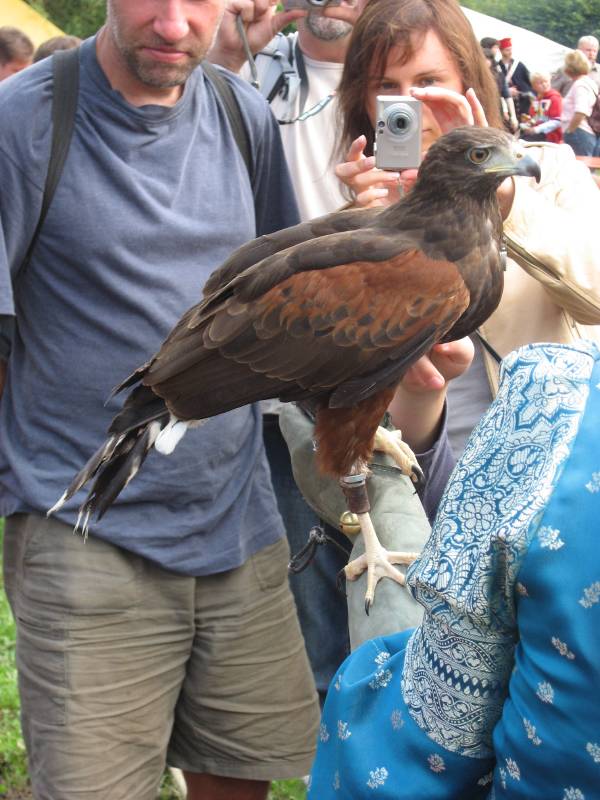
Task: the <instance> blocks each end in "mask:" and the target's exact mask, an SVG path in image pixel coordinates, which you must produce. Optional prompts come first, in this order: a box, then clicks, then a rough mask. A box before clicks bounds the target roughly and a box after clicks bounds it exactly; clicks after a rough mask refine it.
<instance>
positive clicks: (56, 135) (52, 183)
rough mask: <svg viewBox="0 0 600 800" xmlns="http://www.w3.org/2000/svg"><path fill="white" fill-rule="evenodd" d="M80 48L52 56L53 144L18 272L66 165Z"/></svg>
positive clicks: (75, 108)
mask: <svg viewBox="0 0 600 800" xmlns="http://www.w3.org/2000/svg"><path fill="white" fill-rule="evenodd" d="M78 95H79V48H78V47H76V48H71V49H70V50H59V51H57V52H56V53H54V55H53V56H52V147H51V150H50V160H49V162H48V173H47V175H46V183H45V185H44V196H43V199H42V209H41V211H40V216H39V219H38V222H37V225H36V228H35V231H34V233H33V236H32V238H31V242H30V243H29V247H28V249H27V253H26V255H25V258H24V259H23V263H22V264H21V269H20V272H21V273H22V272H23V270H24V269H26V267H27V265H28V264H29V261H30V259H31V255H32V253H33V250H34V248H35V245H36V243H37V240H38V237H39V235H40V231H41V229H42V226H43V224H44V220H45V219H46V214H47V213H48V209H49V208H50V204H51V203H52V198H53V196H54V192H55V190H56V187H57V186H58V182H59V180H60V176H61V174H62V171H63V167H64V165H65V161H66V158H67V153H68V152H69V146H70V144H71V137H72V135H73V128H74V127H75V114H76V113H77V100H78Z"/></svg>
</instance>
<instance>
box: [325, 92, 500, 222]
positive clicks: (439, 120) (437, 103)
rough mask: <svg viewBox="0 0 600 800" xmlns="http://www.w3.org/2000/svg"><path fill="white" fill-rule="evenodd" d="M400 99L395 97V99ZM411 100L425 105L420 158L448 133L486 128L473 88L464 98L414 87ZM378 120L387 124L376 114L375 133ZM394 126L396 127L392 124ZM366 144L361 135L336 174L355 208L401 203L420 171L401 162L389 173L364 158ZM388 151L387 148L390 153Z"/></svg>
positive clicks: (370, 158)
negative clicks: (351, 197)
mask: <svg viewBox="0 0 600 800" xmlns="http://www.w3.org/2000/svg"><path fill="white" fill-rule="evenodd" d="M380 97H381V98H384V99H385V101H392V100H393V99H394V96H391V95H381V96H380ZM398 97H399V96H396V100H397V99H398ZM403 99H406V98H403ZM408 99H410V100H420V101H421V103H422V105H421V112H422V117H423V121H422V123H421V125H422V128H421V137H420V139H421V141H420V147H421V150H422V152H421V158H422V157H423V155H424V150H425V149H426V148H427V147H428V146H429V144H431V143H432V141H435V139H436V138H437V137H438V136H440V135H441V134H443V133H448V131H451V130H453V129H454V128H458V127H460V126H461V125H479V126H480V127H484V128H485V127H487V124H488V123H487V119H486V117H485V112H484V110H483V108H482V106H481V103H480V102H479V100H478V99H477V96H476V94H475V92H474V91H473V89H468V90H467V91H466V93H465V95H464V96H463V95H462V94H459V93H458V92H455V91H453V90H451V89H446V88H443V87H441V86H428V87H425V88H411V89H410V97H409V98H408ZM391 105H393V103H389V106H391ZM389 106H388V108H389ZM378 120H380V121H383V122H384V124H387V123H385V120H384V117H383V115H377V114H376V116H375V119H374V120H373V127H374V130H377V129H378V125H377V123H378ZM392 124H394V122H393V121H392ZM395 124H396V126H398V125H401V126H402V125H404V123H403V122H402V121H401V120H398V119H396V122H395ZM388 130H389V128H388ZM390 135H391V131H390ZM366 144H367V140H366V138H365V137H364V136H359V137H358V138H357V139H356V140H355V141H354V142H353V143H352V145H351V147H350V149H349V151H348V154H347V156H346V161H344V162H343V163H342V164H338V166H337V167H336V169H335V173H336V175H337V177H338V178H339V179H340V180H341V181H342V183H344V184H345V185H346V186H348V187H349V189H351V190H352V193H353V195H354V205H355V206H360V207H364V208H369V207H371V206H387V205H389V204H390V203H394V202H396V201H397V200H399V199H400V196H401V194H403V193H405V192H407V191H409V190H410V188H411V187H412V185H413V183H414V181H415V179H416V175H417V170H416V168H409V169H406V168H404V167H403V166H402V165H401V164H399V163H398V162H396V164H395V167H396V168H395V169H393V170H392V171H390V169H392V168H391V167H389V168H388V167H386V169H385V170H383V169H379V168H377V167H376V164H375V156H369V157H365V155H364V149H365V147H366ZM389 149H390V148H389V147H388V148H387V151H389ZM385 151H386V148H385V147H384V152H385ZM380 158H381V154H380ZM419 163H420V162H419Z"/></svg>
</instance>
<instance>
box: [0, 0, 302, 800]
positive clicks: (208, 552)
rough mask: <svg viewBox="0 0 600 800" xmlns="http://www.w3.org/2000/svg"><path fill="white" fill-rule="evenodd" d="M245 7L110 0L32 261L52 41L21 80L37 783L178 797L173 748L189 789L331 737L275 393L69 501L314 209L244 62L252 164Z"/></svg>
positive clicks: (52, 794) (7, 477)
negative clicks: (325, 732)
mask: <svg viewBox="0 0 600 800" xmlns="http://www.w3.org/2000/svg"><path fill="white" fill-rule="evenodd" d="M223 11H224V2H223V0H204V1H203V2H185V0H169V2H156V0H135V2H131V0H109V2H108V3H107V17H106V23H105V25H104V26H103V27H102V28H101V29H100V31H99V32H98V34H97V35H96V36H93V37H91V38H90V39H87V40H86V41H85V42H83V44H82V45H81V47H80V48H79V49H78V51H72V52H76V53H77V57H78V60H79V95H78V109H77V115H76V117H75V124H74V130H73V137H72V139H71V142H70V146H69V151H68V156H67V159H66V161H65V164H64V169H63V172H62V175H61V179H60V183H59V185H58V187H57V190H56V193H55V194H54V198H53V201H52V204H51V207H50V209H49V212H48V215H47V216H46V218H45V221H44V224H43V227H42V229H41V232H40V235H39V238H37V241H36V246H35V248H34V250H33V253H32V256H31V258H30V260H29V262H28V264H27V266H26V269H23V268H22V262H23V259H24V256H25V253H27V251H28V248H29V245H30V242H31V239H32V236H33V233H34V230H35V228H36V224H37V221H38V219H39V214H40V209H41V206H42V202H43V196H44V181H45V177H46V172H47V169H48V155H49V152H50V141H51V135H52V122H51V120H52V116H51V114H52V102H51V98H52V90H53V69H52V63H51V62H52V59H45V60H42V61H40V62H38V63H37V64H34V65H33V66H32V67H30V68H29V69H27V70H25V71H24V72H22V73H21V74H19V75H16V76H15V77H13V78H11V79H10V80H7V81H5V82H4V83H2V84H0V156H1V157H0V375H3V374H4V373H6V383H5V385H4V391H3V393H2V399H1V402H0V515H2V516H5V517H6V521H5V530H4V569H5V586H6V590H7V595H8V597H9V601H10V604H11V608H12V609H13V613H14V616H15V619H16V625H17V667H18V671H19V688H20V697H21V715H22V725H23V734H24V738H25V742H26V747H27V752H28V759H29V773H30V776H31V781H32V785H33V795H34V797H35V798H36V800H50V798H52V800H55V799H56V800H58V798H60V800H76V799H77V798H81V797H82V796H85V797H86V798H89V800H108V799H109V798H110V800H154V799H155V798H156V794H157V789H158V784H159V782H160V779H161V776H162V774H163V770H164V768H165V764H166V763H168V764H169V765H170V766H175V767H179V768H181V769H182V770H183V771H184V773H185V778H186V782H187V788H188V798H189V800H224V799H226V800H265V798H266V796H267V794H268V787H269V781H270V780H271V779H279V778H292V777H298V776H302V775H305V774H306V773H307V772H308V770H309V768H310V764H311V762H312V757H313V753H314V738H315V734H316V730H317V728H318V701H317V693H316V691H315V686H314V681H313V678H312V675H311V672H310V666H309V663H308V659H307V657H306V652H305V648H304V644H303V641H302V635H301V632H300V627H299V624H298V619H297V616H296V610H295V605H294V600H293V597H292V594H291V592H290V589H289V585H288V579H287V564H288V561H289V547H288V544H287V541H286V539H285V531H284V527H283V523H282V521H281V517H280V515H279V513H278V511H277V506H276V501H275V497H274V494H273V490H272V486H271V481H270V475H269V468H268V464H267V459H266V456H265V452H264V447H263V442H262V420H261V414H260V409H259V408H258V407H257V406H256V405H248V406H244V407H243V408H240V409H237V410H235V411H232V412H229V413H226V414H222V415H220V416H218V417H214V418H212V419H210V420H209V421H207V422H206V424H205V425H203V426H201V427H198V428H196V429H195V430H193V431H189V432H188V435H186V436H185V437H184V439H183V440H182V441H181V442H180V443H179V446H178V447H177V449H176V451H175V452H174V453H173V454H172V455H171V456H169V457H168V458H167V457H165V456H162V455H160V454H159V453H158V452H156V451H154V452H153V453H151V454H150V455H149V456H148V459H147V460H146V463H145V467H144V472H143V476H142V479H141V480H140V481H134V482H133V483H132V484H130V485H129V486H128V487H127V489H126V491H124V492H123V493H122V494H121V495H120V497H119V498H118V499H117V501H116V502H115V503H114V504H113V505H112V507H111V509H110V511H109V512H108V513H107V514H106V515H105V516H103V517H102V519H101V520H99V521H98V520H93V521H92V523H91V525H90V535H89V537H88V538H87V540H86V541H84V540H83V539H82V537H80V536H74V535H73V527H74V525H75V523H76V521H77V519H78V515H77V508H78V506H79V504H80V502H81V497H77V496H76V497H75V498H73V500H72V502H70V503H68V504H67V505H65V506H64V507H63V508H62V509H61V510H60V512H58V514H57V515H56V516H53V517H52V518H48V517H47V515H46V512H47V510H48V509H49V507H50V506H52V505H53V504H54V503H55V501H56V500H57V498H58V497H59V496H60V495H61V494H62V493H63V491H64V489H65V487H66V486H67V485H68V484H69V483H70V481H71V479H72V477H73V475H74V474H75V473H76V472H77V471H78V470H79V468H80V467H81V464H82V463H84V462H85V460H86V459H87V458H89V456H90V454H91V453H92V452H94V450H95V449H96V448H97V446H98V445H99V443H100V442H102V441H103V440H104V438H105V435H106V433H105V432H106V428H107V426H108V425H109V422H110V420H111V418H112V417H113V415H114V413H115V412H116V410H117V409H118V408H119V407H120V405H121V401H120V400H118V399H116V398H111V399H109V400H108V401H107V400H106V398H107V397H109V395H110V394H111V389H112V387H114V386H115V385H116V384H117V383H118V382H120V381H121V380H122V379H123V378H124V377H125V376H126V375H127V374H128V373H130V371H131V369H132V368H134V367H135V366H136V365H137V364H140V363H142V362H143V361H145V360H146V359H147V358H148V357H149V356H150V355H151V354H152V353H153V352H154V351H155V350H156V349H157V347H158V345H159V344H160V342H161V341H162V340H163V339H164V337H165V335H166V334H167V332H168V331H169V330H170V329H171V328H172V326H173V325H174V324H175V322H176V321H177V320H178V319H179V318H180V316H181V314H182V313H183V312H184V311H185V310H186V309H187V308H188V307H189V306H190V305H191V304H192V303H193V302H194V301H195V300H196V299H197V298H198V297H199V296H200V293H201V291H202V286H203V284H204V283H205V281H206V280H207V278H208V277H209V275H210V274H212V272H213V271H214V269H215V268H216V267H218V266H219V265H220V264H221V263H222V262H223V261H224V259H225V258H227V257H228V256H229V255H230V254H231V252H232V251H233V250H234V249H235V248H237V247H238V246H240V245H242V244H244V243H245V242H247V241H248V240H250V239H252V238H253V237H254V236H256V235H257V234H259V235H260V234H269V233H270V232H272V231H274V230H278V229H280V228H282V227H286V226H289V225H292V224H296V223H297V222H298V210H297V207H296V204H295V201H294V196H293V189H292V185H291V181H290V179H289V174H288V172H287V168H286V164H285V157H284V154H283V148H282V146H281V140H280V137H279V131H278V127H277V124H276V122H275V120H274V119H273V117H272V115H271V112H270V110H269V108H268V105H267V104H266V103H265V101H264V100H263V98H261V97H260V95H258V94H257V93H256V92H255V91H254V90H253V89H252V88H251V87H250V86H249V85H248V84H247V83H246V82H245V81H242V80H241V79H239V78H238V77H237V76H235V75H232V74H230V73H227V72H225V71H223V70H218V72H219V74H220V77H221V79H222V81H225V82H226V85H228V86H229V87H230V89H231V92H232V93H233V98H232V101H233V102H237V103H238V104H239V111H240V115H241V125H243V127H244V128H245V130H246V134H247V137H248V144H249V149H250V153H251V159H250V161H251V163H250V164H249V165H248V166H247V165H246V163H245V160H244V158H243V157H242V154H241V152H240V148H239V147H238V144H237V140H236V137H235V135H234V132H233V130H232V126H231V125H230V123H229V121H228V115H227V113H226V111H225V107H224V103H223V99H222V98H223V96H222V95H221V93H220V92H218V91H217V88H216V85H215V83H212V82H211V80H210V79H209V76H208V73H207V72H206V71H205V69H204V67H203V64H202V62H203V60H204V58H205V56H206V53H207V52H208V49H209V47H210V45H211V43H212V41H213V38H214V35H215V32H216V29H217V26H218V24H219V22H220V20H221V17H222V14H223ZM15 322H16V326H15V329H14V330H15V333H14V336H12V337H11V338H9V339H7V338H6V337H3V336H2V335H1V334H2V333H3V332H4V331H5V330H6V328H5V326H6V325H9V324H10V323H15ZM9 330H11V328H9Z"/></svg>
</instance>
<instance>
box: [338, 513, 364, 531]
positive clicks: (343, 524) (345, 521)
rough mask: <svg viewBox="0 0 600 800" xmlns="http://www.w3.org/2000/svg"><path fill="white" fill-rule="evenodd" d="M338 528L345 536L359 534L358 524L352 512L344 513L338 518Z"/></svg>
mask: <svg viewBox="0 0 600 800" xmlns="http://www.w3.org/2000/svg"><path fill="white" fill-rule="evenodd" d="M339 528H340V530H341V532H342V533H343V534H344V535H345V536H356V535H357V534H359V533H360V522H359V521H358V517H357V516H356V514H353V513H352V511H344V513H343V514H342V515H341V516H340V522H339Z"/></svg>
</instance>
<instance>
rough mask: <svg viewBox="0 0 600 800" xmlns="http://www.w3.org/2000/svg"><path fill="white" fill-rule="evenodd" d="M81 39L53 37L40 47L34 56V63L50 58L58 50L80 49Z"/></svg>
mask: <svg viewBox="0 0 600 800" xmlns="http://www.w3.org/2000/svg"><path fill="white" fill-rule="evenodd" d="M80 44H81V39H80V38H79V36H53V37H52V38H51V39H47V40H46V41H45V42H42V44H41V45H40V46H39V47H38V49H37V50H36V51H35V53H34V56H33V63H34V64H36V63H37V62H38V61H41V60H42V59H43V58H48V56H51V55H52V53H56V51H57V50H70V49H71V48H72V47H79V45H80Z"/></svg>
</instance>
